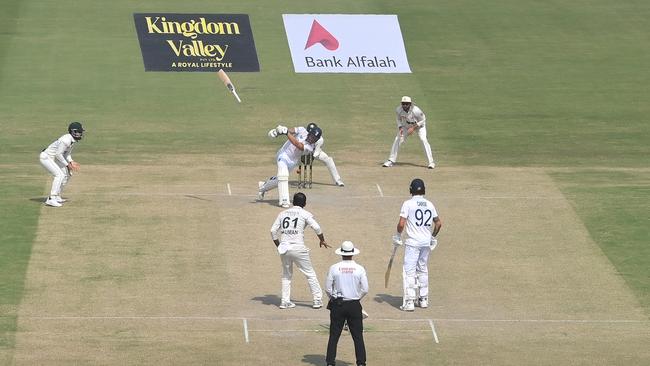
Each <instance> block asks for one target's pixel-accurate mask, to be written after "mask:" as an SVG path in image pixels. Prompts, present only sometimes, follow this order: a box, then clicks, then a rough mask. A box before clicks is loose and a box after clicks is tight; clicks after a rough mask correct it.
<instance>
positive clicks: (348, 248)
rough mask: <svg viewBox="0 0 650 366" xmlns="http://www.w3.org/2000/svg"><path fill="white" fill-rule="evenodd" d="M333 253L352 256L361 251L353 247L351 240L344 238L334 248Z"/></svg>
mask: <svg viewBox="0 0 650 366" xmlns="http://www.w3.org/2000/svg"><path fill="white" fill-rule="evenodd" d="M334 253H336V254H338V255H350V256H352V255H357V254H359V253H361V251H360V250H359V249H357V248H355V247H354V243H353V242H351V241H348V240H346V241H344V242H343V243H341V247H340V248H338V249H337V250H335V251H334Z"/></svg>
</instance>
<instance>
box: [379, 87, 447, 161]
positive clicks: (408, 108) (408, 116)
mask: <svg viewBox="0 0 650 366" xmlns="http://www.w3.org/2000/svg"><path fill="white" fill-rule="evenodd" d="M395 113H396V114H397V135H396V136H395V141H393V147H392V148H391V149H390V156H389V157H388V160H386V162H385V163H384V164H383V167H385V168H388V167H391V166H393V165H394V164H395V162H396V161H397V153H398V152H399V148H400V146H402V144H403V143H404V141H406V139H407V138H408V137H409V136H411V134H412V133H413V132H417V133H418V137H419V138H420V141H422V146H423V147H424V152H425V153H426V154H427V160H428V162H429V163H428V164H429V165H428V168H429V169H433V168H435V166H436V164H435V163H434V162H433V155H432V153H431V145H429V141H428V140H427V117H426V116H425V115H424V112H422V110H421V109H420V108H419V107H418V106H416V105H414V104H413V103H412V101H411V97H407V96H403V97H402V104H401V105H400V106H399V107H397V109H396V110H395Z"/></svg>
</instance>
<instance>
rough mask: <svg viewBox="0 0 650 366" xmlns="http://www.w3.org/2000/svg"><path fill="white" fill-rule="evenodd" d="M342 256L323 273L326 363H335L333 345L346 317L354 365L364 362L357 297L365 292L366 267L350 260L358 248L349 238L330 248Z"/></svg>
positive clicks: (361, 317) (366, 285)
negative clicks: (326, 311) (327, 316)
mask: <svg viewBox="0 0 650 366" xmlns="http://www.w3.org/2000/svg"><path fill="white" fill-rule="evenodd" d="M334 253H336V254H338V255H340V256H342V258H343V260H342V261H340V262H338V263H336V264H334V265H332V266H331V267H330V270H329V272H328V273H327V280H326V281H325V291H326V292H327V295H329V297H330V301H329V303H328V304H327V308H328V309H329V310H330V338H329V341H328V342H327V356H326V358H325V361H326V362H327V365H328V366H329V365H335V364H336V347H337V345H338V342H339V338H340V337H341V331H342V330H343V324H344V323H345V322H346V321H347V323H348V327H349V328H350V334H351V335H352V340H353V341H354V354H355V356H356V358H357V365H365V364H366V346H365V344H364V343H363V314H362V308H361V302H360V300H361V299H362V298H363V297H364V296H366V294H367V293H368V276H367V275H366V269H365V268H363V267H362V266H361V265H359V264H357V263H356V262H355V261H353V260H352V257H353V256H355V255H357V254H359V253H360V251H359V249H357V248H355V247H354V243H352V242H351V241H344V242H343V243H341V247H340V248H339V249H336V251H335V252H334Z"/></svg>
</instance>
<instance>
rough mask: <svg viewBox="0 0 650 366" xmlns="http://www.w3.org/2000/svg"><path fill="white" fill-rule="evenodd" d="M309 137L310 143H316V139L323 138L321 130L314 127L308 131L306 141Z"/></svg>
mask: <svg viewBox="0 0 650 366" xmlns="http://www.w3.org/2000/svg"><path fill="white" fill-rule="evenodd" d="M310 136H311V139H310V140H311V142H312V143H314V142H316V141H318V139H319V138H320V137H321V136H323V130H321V129H320V127H314V128H312V129H311V131H309V135H308V136H307V139H309V137H310Z"/></svg>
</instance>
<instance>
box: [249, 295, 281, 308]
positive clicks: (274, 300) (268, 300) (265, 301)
mask: <svg viewBox="0 0 650 366" xmlns="http://www.w3.org/2000/svg"><path fill="white" fill-rule="evenodd" d="M251 300H253V301H259V302H261V303H262V305H273V306H280V301H281V300H280V296H278V295H264V296H257V297H254V298H252V299H251Z"/></svg>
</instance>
